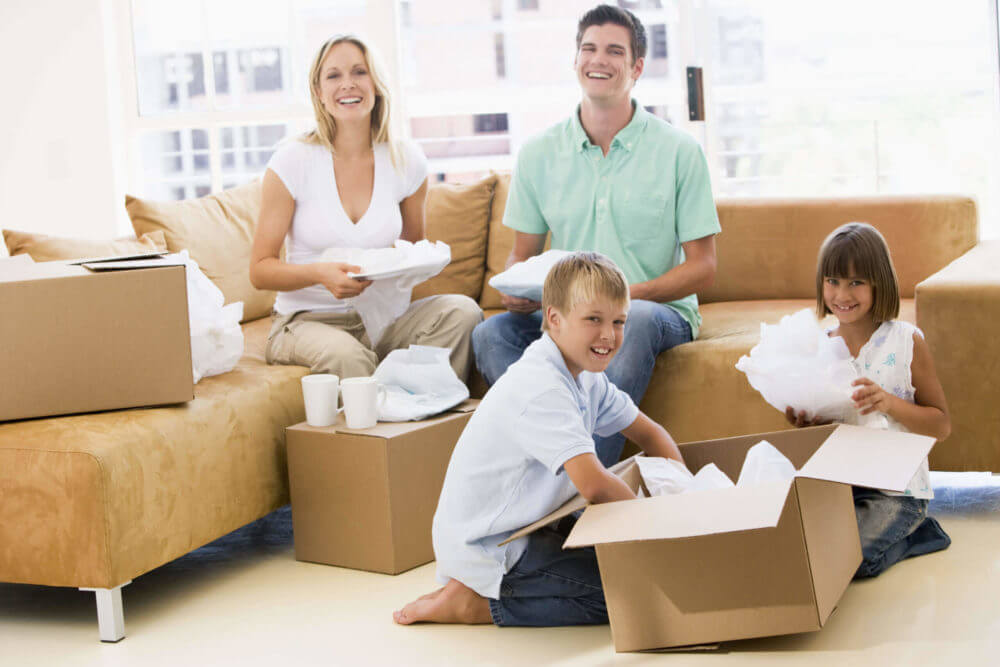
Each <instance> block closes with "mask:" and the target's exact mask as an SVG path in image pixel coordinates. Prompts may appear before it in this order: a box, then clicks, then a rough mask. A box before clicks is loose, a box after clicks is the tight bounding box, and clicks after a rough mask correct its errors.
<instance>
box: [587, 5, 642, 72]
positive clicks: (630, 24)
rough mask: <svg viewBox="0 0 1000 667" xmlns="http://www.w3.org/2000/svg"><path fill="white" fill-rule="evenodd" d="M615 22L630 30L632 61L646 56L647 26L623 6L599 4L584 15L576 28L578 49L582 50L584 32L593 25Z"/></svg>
mask: <svg viewBox="0 0 1000 667" xmlns="http://www.w3.org/2000/svg"><path fill="white" fill-rule="evenodd" d="M606 23H613V24H615V25H620V26H621V27H623V28H625V29H626V30H628V33H629V35H630V36H631V38H632V41H631V47H632V62H633V63H634V62H635V61H636V60H638V59H639V58H645V57H646V28H644V27H643V25H642V21H640V20H639V19H637V18H636V17H635V14H633V13H632V12H630V11H629V10H627V9H622V8H621V7H613V6H611V5H597V6H596V7H594V8H593V9H591V10H590V11H589V12H587V13H586V14H584V15H583V17H582V18H581V19H580V23H579V24H577V28H576V50H577V51H579V50H580V42H582V41H583V33H584V32H586V31H587V28H589V27H590V26H592V25H605V24H606Z"/></svg>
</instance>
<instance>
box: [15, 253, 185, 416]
mask: <svg viewBox="0 0 1000 667" xmlns="http://www.w3.org/2000/svg"><path fill="white" fill-rule="evenodd" d="M112 259H113V260H114V261H109V262H107V263H105V262H103V261H101V260H87V262H86V263H78V264H74V263H69V262H41V263H38V264H34V263H31V262H7V261H6V260H5V261H4V262H3V263H0V312H2V313H3V314H2V315H0V369H2V373H3V378H4V379H3V382H0V421H4V420H10V419H26V418H30V417H44V416H49V415H61V414H72V413H78V412H94V411H98V410H115V409H119V408H130V407H138V406H149V405H164V404H169V403H181V402H184V401H189V400H191V399H192V398H194V383H193V381H192V371H191V334H190V329H189V325H188V305H187V283H186V280H185V274H184V271H185V270H184V266H183V264H180V265H178V264H177V263H176V262H173V261H171V260H167V259H163V258H160V259H156V258H152V259H149V258H147V259H142V260H138V261H137V262H122V261H120V260H121V258H112Z"/></svg>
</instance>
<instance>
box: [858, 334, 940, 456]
mask: <svg viewBox="0 0 1000 667" xmlns="http://www.w3.org/2000/svg"><path fill="white" fill-rule="evenodd" d="M910 374H911V378H912V380H913V388H914V389H915V390H916V391H915V393H914V396H913V400H914V401H915V402H914V403H910V402H909V401H907V400H904V399H902V398H899V397H898V396H894V395H893V394H890V393H889V392H887V391H885V390H884V389H882V387H880V386H879V385H877V384H875V383H874V382H872V381H871V380H869V379H868V378H860V379H858V380H855V381H854V384H855V385H858V386H859V389H858V390H857V391H855V392H854V396H853V398H854V401H855V406H856V407H857V408H858V409H859V410H860V411H861V414H863V415H866V414H868V413H870V412H874V411H875V410H878V411H879V412H882V413H885V414H886V415H889V416H890V417H892V418H893V419H895V420H896V421H898V422H899V423H900V424H902V425H903V426H905V427H906V428H907V429H909V430H910V431H912V432H913V433H920V434H921V435H929V436H931V437H932V438H937V439H938V440H944V439H945V438H947V437H948V436H949V435H950V434H951V417H950V416H949V414H948V403H947V401H945V398H944V389H942V388H941V382H940V381H939V380H938V377H937V371H935V370H934V358H933V357H932V356H931V349H930V346H929V345H927V341H925V340H924V339H923V337H921V336H920V335H919V334H913V363H912V364H911V366H910Z"/></svg>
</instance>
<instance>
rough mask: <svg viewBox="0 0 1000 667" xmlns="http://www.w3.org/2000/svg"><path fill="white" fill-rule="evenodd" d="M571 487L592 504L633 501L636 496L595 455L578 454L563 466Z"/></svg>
mask: <svg viewBox="0 0 1000 667" xmlns="http://www.w3.org/2000/svg"><path fill="white" fill-rule="evenodd" d="M563 468H564V469H565V470H566V474H567V475H569V478H570V481H572V482H573V486H575V487H576V490H577V491H579V492H580V495H581V496H583V497H584V498H586V499H587V502H589V503H593V504H595V505H596V504H599V503H610V502H614V501H616V500H634V499H635V497H636V495H635V494H634V493H632V489H630V488H629V486H628V484H626V483H625V482H623V481H622V480H621V478H620V477H618V475H616V474H614V473H613V472H611V471H609V470H608V469H607V468H605V467H604V466H603V465H601V462H600V461H599V460H598V459H597V456H596V455H595V454H589V453H588V454H579V455H577V456H574V457H573V458H571V459H570V460H568V461H566V463H564V464H563Z"/></svg>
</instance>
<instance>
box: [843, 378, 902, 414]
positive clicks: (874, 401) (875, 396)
mask: <svg viewBox="0 0 1000 667" xmlns="http://www.w3.org/2000/svg"><path fill="white" fill-rule="evenodd" d="M851 385H852V386H854V387H860V389H858V390H857V391H855V392H854V393H853V394H851V399H852V400H853V401H854V407H856V408H857V409H858V411H859V412H860V413H861V414H863V415H867V414H871V413H872V412H875V411H876V410H878V411H879V412H881V413H882V414H886V415H887V414H889V410H890V408H891V407H892V400H893V399H894V398H895V396H893V395H892V394H890V393H889V392H887V391H886V390H885V389H883V388H882V387H880V386H879V385H877V384H875V383H874V382H872V381H871V380H869V379H868V378H858V379H857V380H855V381H854V382H852V383H851Z"/></svg>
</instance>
